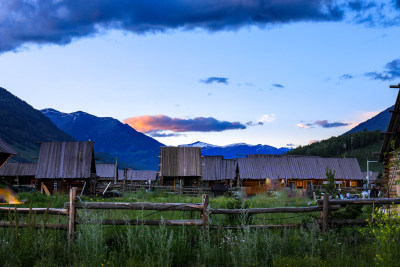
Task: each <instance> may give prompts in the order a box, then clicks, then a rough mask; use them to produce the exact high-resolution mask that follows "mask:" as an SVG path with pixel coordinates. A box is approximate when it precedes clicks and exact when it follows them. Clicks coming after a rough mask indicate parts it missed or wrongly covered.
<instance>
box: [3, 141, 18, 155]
mask: <svg viewBox="0 0 400 267" xmlns="http://www.w3.org/2000/svg"><path fill="white" fill-rule="evenodd" d="M0 153H6V154H10V155H18V152H17V151H15V149H14V148H12V147H11V146H10V145H9V144H7V143H6V141H4V140H3V139H1V138H0Z"/></svg>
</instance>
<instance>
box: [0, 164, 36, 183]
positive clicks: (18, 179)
mask: <svg viewBox="0 0 400 267" xmlns="http://www.w3.org/2000/svg"><path fill="white" fill-rule="evenodd" d="M36 171H37V164H36V163H9V162H7V163H5V164H4V165H3V166H2V167H1V168H0V177H1V178H5V179H6V180H7V181H8V183H9V184H14V185H17V186H20V185H23V186H26V185H28V186H35V185H36V178H35V175H36Z"/></svg>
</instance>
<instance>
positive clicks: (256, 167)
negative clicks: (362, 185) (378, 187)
mask: <svg viewBox="0 0 400 267" xmlns="http://www.w3.org/2000/svg"><path fill="white" fill-rule="evenodd" d="M327 167H328V168H329V169H331V170H333V171H335V178H336V179H352V180H364V179H365V178H364V177H363V175H362V174H361V170H360V166H359V165H358V161H357V159H355V158H320V157H304V156H278V155H269V156H264V157H249V158H238V169H239V175H240V178H241V179H267V178H269V179H290V178H292V179H326V174H325V172H326V168H327Z"/></svg>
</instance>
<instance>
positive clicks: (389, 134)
mask: <svg viewBox="0 0 400 267" xmlns="http://www.w3.org/2000/svg"><path fill="white" fill-rule="evenodd" d="M391 112H392V116H391V117H390V121H389V125H388V128H387V131H386V133H385V138H384V140H383V144H382V148H381V153H380V155H379V161H382V160H383V159H384V157H385V154H386V153H388V152H391V151H393V148H392V142H394V147H395V148H396V149H397V148H399V147H400V91H399V93H398V94H397V99H396V103H395V104H394V108H393V110H391Z"/></svg>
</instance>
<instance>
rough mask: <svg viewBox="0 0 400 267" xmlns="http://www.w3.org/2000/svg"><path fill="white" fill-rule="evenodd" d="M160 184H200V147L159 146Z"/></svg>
mask: <svg viewBox="0 0 400 267" xmlns="http://www.w3.org/2000/svg"><path fill="white" fill-rule="evenodd" d="M160 149H161V151H160V154H161V155H160V166H159V177H160V185H169V186H172V185H173V186H183V187H184V186H200V185H201V176H202V161H201V148H200V147H168V146H167V147H161V148H160Z"/></svg>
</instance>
